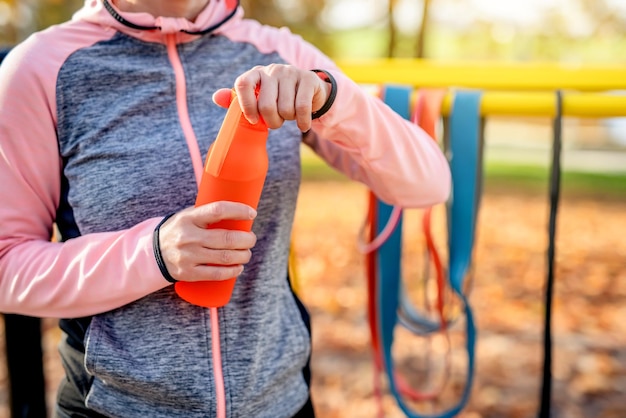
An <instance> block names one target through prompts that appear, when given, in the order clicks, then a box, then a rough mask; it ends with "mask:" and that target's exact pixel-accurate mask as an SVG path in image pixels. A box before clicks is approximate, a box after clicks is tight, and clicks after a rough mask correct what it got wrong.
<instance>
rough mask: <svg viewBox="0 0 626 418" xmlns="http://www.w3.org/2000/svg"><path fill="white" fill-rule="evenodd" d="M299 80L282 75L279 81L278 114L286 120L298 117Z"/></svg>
mask: <svg viewBox="0 0 626 418" xmlns="http://www.w3.org/2000/svg"><path fill="white" fill-rule="evenodd" d="M297 88H298V81H297V80H296V79H295V78H294V77H293V76H292V77H281V78H280V79H279V82H278V102H277V107H278V115H279V116H280V117H281V118H282V119H283V121H285V120H294V119H295V118H296V109H295V107H296V105H295V101H296V89H297Z"/></svg>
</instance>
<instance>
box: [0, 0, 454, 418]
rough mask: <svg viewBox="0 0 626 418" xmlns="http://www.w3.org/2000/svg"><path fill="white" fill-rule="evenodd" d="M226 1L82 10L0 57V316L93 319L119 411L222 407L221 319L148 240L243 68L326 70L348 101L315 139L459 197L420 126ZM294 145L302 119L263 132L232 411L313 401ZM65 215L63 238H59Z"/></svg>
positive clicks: (369, 179)
mask: <svg viewBox="0 0 626 418" xmlns="http://www.w3.org/2000/svg"><path fill="white" fill-rule="evenodd" d="M232 3H233V2H232V1H228V0H211V1H210V2H209V4H208V6H207V7H206V8H205V9H204V10H203V11H202V12H201V13H200V15H199V16H198V17H197V19H196V20H195V21H193V22H191V21H188V20H185V19H181V18H154V17H152V16H150V15H148V14H145V13H122V12H120V11H119V10H117V9H115V8H114V7H113V8H112V9H111V10H107V9H106V8H105V7H104V5H103V3H102V2H101V1H100V0H87V1H86V3H85V5H84V7H83V8H82V9H81V10H80V11H79V12H77V13H76V14H75V16H74V17H73V18H72V20H71V21H69V22H67V23H64V24H61V25H58V26H54V27H51V28H49V29H47V30H44V31H42V32H40V33H36V34H34V35H32V36H31V37H30V38H28V39H27V40H26V41H25V42H23V43H22V44H21V45H19V46H17V47H16V48H15V49H14V50H13V51H12V52H11V53H10V54H9V56H8V57H7V59H6V60H5V62H4V63H3V65H2V66H0V202H2V203H1V204H0V311H2V312H7V313H8V312H12V313H21V314H27V315H33V316H43V317H60V318H63V317H65V318H77V317H83V316H92V315H93V318H92V319H91V320H90V322H88V324H89V325H88V328H87V329H86V334H85V335H84V336H83V335H81V334H80V332H79V333H78V335H79V336H78V337H77V338H78V339H80V340H81V341H80V342H79V343H80V344H79V345H80V349H84V350H85V364H84V365H85V368H86V370H87V371H88V372H89V373H90V374H91V376H92V377H93V382H92V384H91V386H90V388H89V393H88V395H87V400H86V402H87V405H88V406H89V407H90V408H92V409H93V410H95V411H98V412H100V413H101V414H104V415H107V416H120V417H136V416H137V417H139V416H142V417H143V416H150V417H172V416H184V417H205V416H213V415H214V413H215V403H214V392H215V391H214V383H213V370H212V364H211V341H210V338H211V334H210V321H209V311H208V310H206V309H203V308H199V307H196V306H192V305H190V304H188V303H186V302H184V301H182V300H181V299H180V298H178V297H177V295H176V294H175V293H174V291H173V287H172V286H170V283H169V282H167V281H166V280H165V279H164V278H163V276H162V275H161V273H160V271H159V269H158V267H157V264H156V262H155V257H154V254H153V249H152V234H153V230H154V228H155V226H156V225H157V224H158V222H159V221H160V220H161V219H162V217H163V216H164V215H166V214H168V213H171V212H175V211H178V210H181V209H183V208H185V207H189V206H192V205H193V204H194V200H195V196H196V191H197V183H198V181H199V178H200V173H201V171H202V166H203V161H204V158H205V156H206V151H207V150H208V148H209V145H210V144H211V142H212V141H213V140H214V139H215V137H216V134H217V131H218V130H219V127H220V125H221V122H222V120H223V117H224V115H225V110H224V109H221V108H219V107H218V106H216V105H214V104H213V103H212V101H211V95H212V93H213V92H214V91H215V90H217V89H218V88H222V87H231V86H232V85H233V82H234V80H235V78H236V77H237V76H238V75H239V74H241V73H243V72H244V71H246V70H248V69H250V68H252V67H253V66H255V65H267V64H270V63H288V64H291V65H294V66H298V67H300V68H303V69H313V68H322V69H326V70H328V71H329V72H331V73H332V74H333V75H334V77H335V79H336V80H337V84H338V88H337V96H336V100H335V102H334V104H333V105H332V107H331V109H330V111H329V112H328V113H326V114H325V115H324V116H322V117H321V118H320V119H317V120H315V121H314V122H313V128H312V130H311V131H310V132H309V133H308V134H307V135H306V140H305V141H306V143H307V144H308V145H310V146H311V147H312V148H313V149H314V150H315V151H316V152H317V153H318V154H319V155H320V156H321V157H322V158H324V159H325V160H326V161H328V163H329V164H331V165H332V166H334V167H336V168H337V169H339V170H341V171H342V172H343V173H345V174H346V175H348V176H349V177H350V178H352V179H354V180H356V181H360V182H362V183H364V184H366V185H367V186H368V187H369V188H371V189H372V190H373V191H374V192H375V193H376V194H377V195H378V196H379V197H380V198H381V199H383V200H385V201H387V202H388V203H390V204H397V205H401V206H404V207H422V206H428V205H432V204H436V203H439V202H442V201H444V200H445V199H446V198H447V196H448V193H449V183H450V174H449V169H448V165H447V161H446V160H445V158H444V156H443V154H442V153H441V152H440V150H439V149H438V147H437V145H436V144H435V142H434V141H432V140H431V139H430V138H429V137H428V136H427V135H426V134H425V133H424V132H422V131H421V130H419V129H418V128H417V127H416V126H415V125H412V124H409V123H407V122H405V121H404V120H402V118H400V117H399V116H397V115H396V114H395V113H394V112H393V111H391V110H390V109H389V108H388V107H387V106H386V105H384V104H383V103H382V102H381V101H380V100H378V99H375V98H373V97H371V95H369V94H368V93H366V92H365V91H363V89H361V88H360V87H359V86H357V85H356V84H354V83H353V82H352V81H351V80H349V79H348V78H346V77H345V76H344V75H342V73H341V72H340V71H339V70H338V69H337V67H336V66H335V65H334V64H333V62H331V60H329V59H328V58H327V57H326V56H324V55H323V54H322V53H320V52H319V51H318V50H317V49H315V48H314V47H313V46H311V45H310V44H308V43H306V42H304V41H303V40H302V39H301V38H299V37H298V36H295V35H293V34H291V33H290V32H289V31H288V30H287V29H284V28H283V29H276V28H271V27H267V26H263V25H261V24H259V23H258V22H255V21H252V20H247V19H244V18H243V12H242V11H241V10H239V9H237V6H236V5H233V4H232ZM129 22H132V23H129ZM301 140H302V134H301V132H299V130H298V129H297V127H296V126H295V123H292V122H289V123H286V124H285V125H284V126H283V127H281V128H280V129H277V130H273V131H271V133H270V136H269V139H268V152H269V172H268V174H267V180H266V183H265V186H264V190H263V194H262V197H261V202H260V204H259V207H258V216H257V218H256V219H255V222H254V227H253V230H254V232H255V233H256V235H257V237H258V242H257V244H256V246H255V248H254V249H253V256H252V260H251V261H250V263H249V264H247V265H246V269H245V271H244V273H243V274H242V275H241V276H240V277H239V278H238V280H237V284H236V285H235V290H234V294H233V297H232V300H231V302H230V303H229V304H228V305H227V306H226V307H224V308H221V309H220V315H219V321H220V328H221V345H222V360H223V367H224V378H225V386H226V399H227V405H228V409H227V413H228V416H229V417H272V418H276V417H289V416H291V415H293V414H294V413H295V412H296V411H298V410H299V409H300V407H301V406H302V405H303V404H304V402H305V401H306V399H307V396H308V388H307V386H306V383H305V381H304V379H303V376H302V369H303V367H304V365H305V364H306V362H307V359H308V357H309V350H310V338H309V334H308V332H307V329H306V327H305V324H304V323H303V320H302V317H301V314H300V312H299V309H298V301H297V300H296V299H295V297H294V295H293V294H292V292H291V291H290V288H289V284H288V281H287V280H286V277H287V261H288V251H289V242H290V234H291V225H292V221H293V216H294V209H295V204H296V197H297V193H298V187H299V182H300V146H301ZM55 223H56V225H57V226H58V230H59V233H60V236H61V238H62V241H63V242H50V237H51V234H52V230H53V225H54V224H55ZM68 323H71V322H68ZM68 330H70V331H71V326H68V328H67V329H66V331H68ZM83 343H84V346H83Z"/></svg>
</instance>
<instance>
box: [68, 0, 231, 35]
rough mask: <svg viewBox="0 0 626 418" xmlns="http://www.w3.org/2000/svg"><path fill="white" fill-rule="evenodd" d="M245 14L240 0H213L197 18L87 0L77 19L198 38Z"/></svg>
mask: <svg viewBox="0 0 626 418" xmlns="http://www.w3.org/2000/svg"><path fill="white" fill-rule="evenodd" d="M242 17H243V10H242V9H241V7H240V6H239V1H238V0H211V1H209V3H208V4H207V6H206V7H205V8H204V9H203V10H202V11H201V12H200V14H199V15H198V17H197V18H196V19H195V21H193V22H192V21H190V20H187V19H185V18H176V17H155V16H152V15H150V14H148V13H129V12H122V11H121V10H119V9H118V8H117V7H116V6H115V5H113V4H112V3H111V1H110V0H85V5H84V6H83V8H82V9H80V10H79V11H78V12H77V13H76V14H75V15H74V18H73V19H74V20H82V21H89V22H91V23H97V24H99V25H102V26H105V27H110V28H113V29H115V30H118V31H120V32H124V33H127V34H129V35H131V36H135V37H138V38H142V39H145V40H159V39H162V38H163V35H167V34H181V37H182V38H187V36H185V35H190V36H191V37H192V38H195V36H194V35H196V36H197V35H205V34H211V33H215V32H217V31H219V29H221V28H223V27H224V26H225V25H227V24H228V23H230V22H231V21H235V20H241V18H242Z"/></svg>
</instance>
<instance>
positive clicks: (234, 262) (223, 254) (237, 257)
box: [190, 249, 252, 266]
mask: <svg viewBox="0 0 626 418" xmlns="http://www.w3.org/2000/svg"><path fill="white" fill-rule="evenodd" d="M251 257H252V252H251V251H250V250H217V249H204V250H203V251H198V252H196V253H195V254H194V258H191V259H190V261H192V262H194V263H195V264H197V265H200V264H207V265H209V264H210V265H216V266H238V265H243V264H246V263H248V262H249V261H250V258H251Z"/></svg>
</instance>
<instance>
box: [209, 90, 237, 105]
mask: <svg viewBox="0 0 626 418" xmlns="http://www.w3.org/2000/svg"><path fill="white" fill-rule="evenodd" d="M231 101H232V90H231V89H226V88H224V89H219V90H218V91H216V92H215V93H213V102H214V103H215V104H216V105H218V106H221V107H224V108H228V106H229V105H230V102H231Z"/></svg>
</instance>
